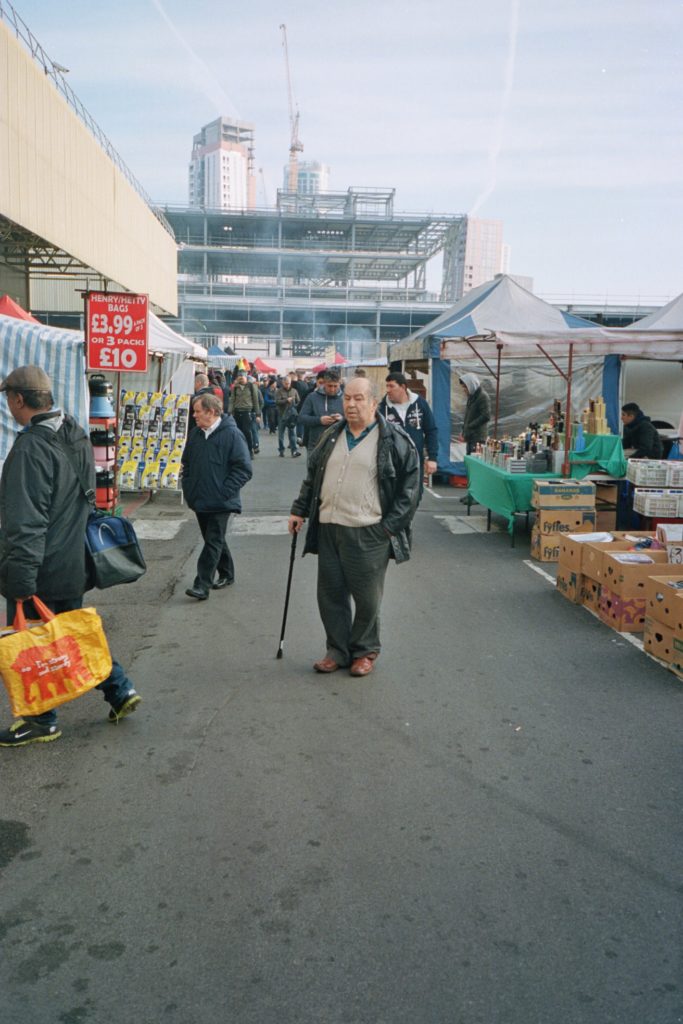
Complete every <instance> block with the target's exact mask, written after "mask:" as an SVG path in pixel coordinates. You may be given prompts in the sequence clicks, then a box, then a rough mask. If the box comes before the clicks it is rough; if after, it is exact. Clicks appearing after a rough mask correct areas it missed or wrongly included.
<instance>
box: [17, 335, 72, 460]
mask: <svg viewBox="0 0 683 1024" xmlns="http://www.w3.org/2000/svg"><path fill="white" fill-rule="evenodd" d="M27 364H32V365H34V366H41V367H42V368H43V369H44V370H45V372H46V373H47V374H48V376H49V377H50V379H51V381H52V393H53V395H54V400H55V405H56V406H59V408H60V409H63V410H64V412H68V413H69V414H70V415H71V416H73V417H74V419H75V420H77V421H78V422H79V423H80V425H81V426H82V427H83V429H84V430H85V431H86V432H87V430H88V407H89V401H90V398H89V392H88V385H87V382H86V378H85V352H84V347H83V335H82V334H80V333H77V332H75V331H62V330H57V329H56V328H54V327H45V326H44V325H43V324H37V323H36V324H33V323H28V322H27V321H25V320H16V319H15V318H14V317H9V316H0V380H4V378H5V377H6V376H7V375H8V374H9V373H11V372H12V370H15V369H16V368H17V366H26V365H27ZM18 429H19V428H18V426H17V424H16V423H15V421H14V419H13V418H12V416H11V415H10V412H9V409H8V408H7V402H6V400H5V399H4V398H3V397H2V396H0V461H4V460H5V459H6V458H7V454H8V452H9V450H10V448H11V447H12V445H13V444H14V438H15V437H16V434H17V432H18Z"/></svg>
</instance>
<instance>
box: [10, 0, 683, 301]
mask: <svg viewBox="0 0 683 1024" xmlns="http://www.w3.org/2000/svg"><path fill="white" fill-rule="evenodd" d="M13 3H14V6H15V7H16V9H17V11H18V13H19V15H20V16H21V17H22V18H23V19H24V21H25V22H26V23H27V24H28V26H29V27H30V28H31V30H32V32H33V33H34V35H35V36H36V37H37V38H38V40H39V41H40V42H41V43H42V45H43V46H44V48H45V49H46V51H47V52H48V53H49V54H50V56H51V57H52V58H53V59H54V60H56V61H58V62H59V63H61V64H63V65H65V66H66V67H68V68H69V69H70V73H69V76H68V77H69V82H70V84H71V86H72V88H73V89H74V90H75V92H76V93H77V95H78V96H79V98H80V99H81V100H82V102H83V103H84V104H85V106H86V107H87V108H88V110H89V111H90V113H91V114H92V116H93V117H94V118H95V120H96V121H97V122H98V123H99V125H100V127H101V128H102V129H103V130H104V131H105V132H106V134H107V135H108V136H109V138H110V140H111V141H112V143H113V144H114V146H115V147H116V148H117V149H118V151H119V153H120V154H121V156H122V157H123V158H124V160H125V161H126V163H127V164H128V165H129V167H130V168H131V170H132V171H133V173H134V174H135V175H136V177H137V178H138V179H139V180H140V182H141V183H142V185H143V186H144V188H145V189H146V191H147V192H148V193H149V194H150V195H151V196H152V197H153V198H154V199H156V200H165V201H170V202H184V201H185V199H186V196H187V164H188V160H189V155H190V150H191V145H192V136H193V135H194V133H195V132H196V131H198V129H199V128H200V127H201V126H202V125H203V124H206V123H207V122H208V121H210V120H213V118H215V117H217V116H218V115H219V114H227V115H231V114H232V115H236V116H239V117H241V118H243V119H244V120H248V121H252V122H254V124H255V126H256V157H257V164H258V165H259V166H261V167H263V169H264V175H265V179H266V185H267V188H268V190H269V192H270V196H269V198H270V199H271V201H272V199H273V197H274V194H275V190H276V189H277V188H278V187H279V186H281V183H282V168H283V166H284V164H285V163H286V160H287V150H288V145H289V119H288V111H287V93H286V83H285V72H284V61H283V55H282V46H281V34H280V31H279V25H280V23H281V22H286V24H287V31H288V38H289V49H290V61H291V66H292V78H293V85H294V91H295V95H296V99H297V103H298V106H299V109H300V114H301V127H300V136H301V139H302V141H303V143H304V147H305V150H304V159H318V160H322V161H324V162H325V163H328V164H329V165H330V166H331V168H332V187H333V188H337V189H346V188H347V187H348V186H350V185H358V186H369V185H371V186H380V187H395V188H396V209H397V210H405V211H425V210H431V211H435V212H443V213H468V212H472V211H476V213H477V215H478V216H481V217H495V218H500V219H501V220H503V222H504V233H505V240H506V242H508V243H509V244H510V245H511V247H512V264H511V270H512V272H513V273H519V274H528V275H530V276H532V277H533V278H534V282H535V290H536V291H537V292H538V293H539V294H542V295H544V296H546V297H552V296H560V295H561V296H570V295H576V296H588V295H590V296H593V297H595V299H596V300H602V299H603V298H604V297H605V296H608V297H610V298H612V299H624V298H637V297H638V296H640V297H642V298H644V299H650V300H651V301H661V302H664V301H665V300H666V299H667V298H669V297H672V296H673V295H676V294H678V293H679V292H681V291H683V254H682V248H683V246H682V242H681V240H682V238H683V75H682V74H681V72H680V68H681V65H682V63H683V61H682V58H683V52H682V50H683V2H681V0H637V2H636V0H571V2H570V3H567V2H560V0H478V2H464V0H450V2H448V0H426V2H419V0H418V2H415V3H404V2H393V3H388V2H382V0H380V2H375V3H372V4H368V3H366V2H359V0H347V2H345V3H344V4H336V5H334V6H327V5H322V4H319V3H312V2H299V3H294V2H290V0H282V2H281V3H279V4H275V3H271V2H268V0H263V2H259V0H254V2H253V3H251V4H245V3H244V0H242V2H240V3H236V2H233V0H223V2H217V0H193V3H192V4H191V5H190V4H188V3H186V2H185V0H119V2H118V3H117V4H115V5H107V6H106V7H105V5H101V4H93V3H92V2H91V0H87V2H86V0H62V2H60V3H55V2H54V0H13ZM258 198H259V201H263V192H262V189H261V186H259V197H258ZM430 283H431V284H432V285H433V286H434V287H438V281H431V282H430Z"/></svg>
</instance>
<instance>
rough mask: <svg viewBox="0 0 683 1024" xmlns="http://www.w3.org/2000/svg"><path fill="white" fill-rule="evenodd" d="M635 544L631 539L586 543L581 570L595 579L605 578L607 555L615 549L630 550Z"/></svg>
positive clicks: (599, 580)
mask: <svg viewBox="0 0 683 1024" xmlns="http://www.w3.org/2000/svg"><path fill="white" fill-rule="evenodd" d="M632 547H633V544H632V543H631V541H629V540H613V541H612V542H611V543H607V544H586V546H585V551H584V552H583V558H582V559H581V572H582V573H583V574H584V576H590V578H591V579H593V580H598V582H601V581H602V579H603V561H604V558H605V555H608V554H610V553H612V554H614V552H615V551H630V550H631V548H632Z"/></svg>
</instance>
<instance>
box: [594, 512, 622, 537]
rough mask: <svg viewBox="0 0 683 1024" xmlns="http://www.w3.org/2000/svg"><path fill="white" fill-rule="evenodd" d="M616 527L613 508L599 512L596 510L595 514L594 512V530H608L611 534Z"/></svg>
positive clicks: (615, 516) (615, 514) (615, 515)
mask: <svg viewBox="0 0 683 1024" xmlns="http://www.w3.org/2000/svg"><path fill="white" fill-rule="evenodd" d="M616 525H617V510H616V509H615V508H613V509H605V510H603V511H600V510H598V509H597V508H596V512H595V529H596V530H609V532H610V533H611V532H612V530H614V528H615V527H616Z"/></svg>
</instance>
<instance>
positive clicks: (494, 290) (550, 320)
mask: <svg viewBox="0 0 683 1024" xmlns="http://www.w3.org/2000/svg"><path fill="white" fill-rule="evenodd" d="M592 326H593V325H592V324H591V322H590V321H589V320H583V319H581V318H580V317H577V316H574V315H573V314H571V313H563V312H561V311H560V310H559V309H556V308H555V306H551V305H550V303H549V302H545V301H544V300H543V299H539V297H538V296H537V295H534V294H532V292H530V291H527V289H526V288H523V287H522V286H521V284H518V283H517V282H516V281H515V280H513V278H511V277H509V276H508V275H507V274H499V275H498V277H496V278H494V279H493V281H486V282H485V283H484V284H482V285H479V287H478V288H473V289H472V291H469V292H467V294H466V295H464V296H463V297H462V299H460V300H459V301H458V302H456V304H455V305H454V306H451V308H450V309H447V310H446V312H445V313H442V314H441V315H440V316H438V317H436V319H435V320H432V321H431V322H430V323H428V324H426V326H425V327H423V328H421V329H420V330H419V331H415V332H414V333H413V334H411V335H410V336H409V337H407V338H405V339H404V340H403V341H399V342H397V343H396V344H395V345H392V346H391V349H390V352H389V358H390V360H391V361H392V362H393V361H394V360H397V359H424V358H425V356H432V357H437V358H438V355H439V342H440V340H441V339H442V338H454V337H456V338H467V337H470V336H472V335H482V334H488V333H490V332H491V331H556V330H557V331H565V330H567V328H570V327H571V328H576V327H592Z"/></svg>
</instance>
